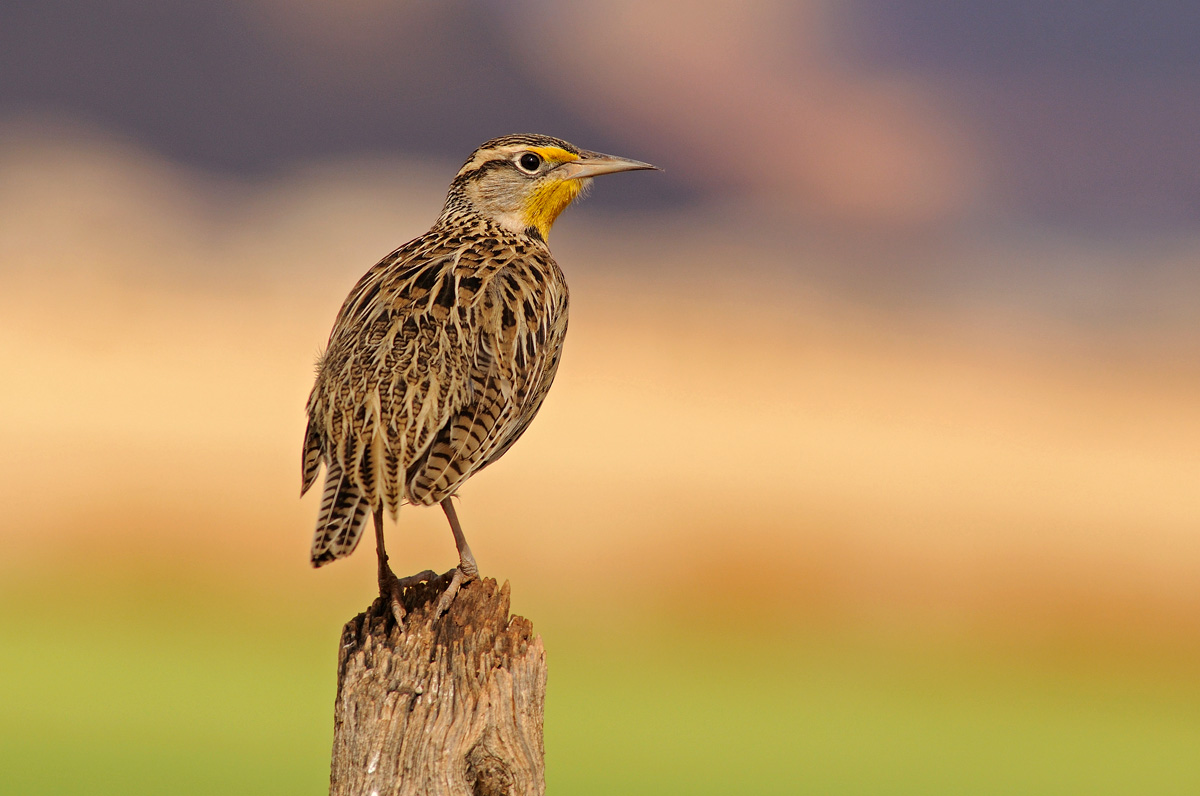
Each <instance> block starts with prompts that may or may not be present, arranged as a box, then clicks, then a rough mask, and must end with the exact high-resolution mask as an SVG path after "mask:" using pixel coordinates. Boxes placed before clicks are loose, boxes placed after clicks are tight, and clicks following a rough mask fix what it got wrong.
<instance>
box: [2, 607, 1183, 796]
mask: <svg viewBox="0 0 1200 796" xmlns="http://www.w3.org/2000/svg"><path fill="white" fill-rule="evenodd" d="M183 591H184V593H186V589H184V590H183ZM172 593H173V592H172V590H170V589H164V590H163V591H162V592H161V593H159V594H157V595H156V599H147V597H149V596H151V595H147V594H137V595H129V594H126V595H117V596H113V595H111V594H104V593H93V594H91V595H90V596H87V597H85V596H83V594H82V593H78V594H75V595H74V596H72V597H71V598H69V599H67V598H64V597H45V596H44V595H43V596H42V597H38V598H34V597H31V596H29V595H24V596H22V595H11V594H10V595H6V598H5V599H4V601H3V603H0V605H2V606H3V607H0V673H2V679H0V772H3V775H2V776H0V792H3V793H13V794H28V795H29V796H33V795H34V794H125V795H129V796H132V795H134V794H142V793H146V794H149V793H154V794H161V793H171V794H181V795H185V794H243V793H244V794H275V793H280V794H283V793H288V794H304V793H310V794H318V793H324V792H326V788H327V765H328V755H329V743H330V738H331V732H332V727H331V722H332V701H333V695H334V659H335V653H336V644H337V637H338V633H339V630H340V627H339V625H338V623H337V621H336V620H335V621H330V619H329V617H327V616H313V615H312V614H307V615H306V614H305V613H304V612H302V611H296V610H294V609H292V608H290V607H289V606H288V605H287V604H286V601H285V600H286V598H285V597H283V596H281V597H280V601H279V602H278V603H274V602H272V603H269V604H267V605H265V606H263V605H261V604H260V605H258V606H257V607H249V606H251V605H253V603H249V604H247V603H245V602H243V601H239V600H236V599H233V600H219V599H218V600H212V601H206V600H205V599H203V598H202V597H200V596H196V597H195V598H194V599H191V600H185V601H183V602H182V603H181V602H179V601H178V600H176V601H175V603H174V604H172V603H171V602H170V600H169V599H168V598H169V595H170V594H172ZM156 606H157V607H156ZM164 606H169V608H167V607H164ZM522 610H523V611H525V612H527V613H529V614H531V615H532V616H533V617H534V619H535V621H536V620H538V611H537V609H536V608H535V607H533V606H528V607H526V606H522ZM344 618H349V616H348V615H347V616H346V617H344ZM684 628H685V626H684V625H683V624H681V623H678V622H664V623H662V624H659V625H656V624H655V623H654V622H653V621H651V620H648V619H643V620H642V621H641V623H640V624H639V625H638V626H637V628H636V629H634V630H632V631H629V632H627V633H618V632H617V631H615V630H614V629H613V627H612V625H611V624H609V625H602V624H601V623H598V622H589V621H587V620H580V619H578V618H574V619H573V618H569V617H567V616H565V615H550V616H549V618H548V619H546V620H545V621H540V622H539V629H540V631H541V632H542V633H543V635H544V638H545V640H546V646H547V649H548V653H549V661H550V682H549V696H548V703H547V715H546V750H547V769H548V786H549V790H550V792H551V793H570V794H601V793H604V794H611V793H622V794H662V793H689V794H710V793H711V794H717V793H721V794H728V793H739V794H795V793H820V794H842V793H844V794H926V795H928V794H1017V793H1020V794H1056V795H1058V794H1138V793H1153V794H1159V795H1164V794H1195V793H1200V763H1197V759H1198V758H1197V750H1198V749H1200V677H1197V675H1196V674H1195V669H1194V668H1192V667H1190V666H1189V665H1178V664H1179V662H1178V661H1175V662H1174V664H1173V665H1167V664H1164V663H1163V662H1162V661H1151V660H1149V659H1147V660H1145V661H1141V662H1138V661H1137V660H1136V659H1135V660H1134V661H1133V662H1132V663H1131V662H1129V661H1124V662H1121V661H1109V662H1103V661H1101V662H1097V661H1096V660H1094V659H1090V658H1089V657H1088V656H1087V655H1073V656H1067V657H1063V658H1057V659H1056V658H1053V656H1049V657H1041V658H1032V657H1028V656H1027V657H1022V655H1021V654H1019V651H1014V650H1012V649H1007V650H1000V649H995V650H993V651H991V652H988V651H987V650H985V649H984V648H983V647H981V646H967V645H964V644H962V643H959V644H957V645H955V644H936V643H932V642H924V643H922V642H920V641H919V640H917V639H916V638H915V637H911V636H909V637H895V638H892V639H891V640H886V639H882V638H874V639H870V638H863V637H859V638H850V637H848V636H846V635H845V634H844V633H843V634H841V635H839V634H835V633H829V632H821V633H818V632H815V631H812V632H809V633H807V634H799V635H797V634H790V635H787V636H783V635H772V634H766V633H762V632H756V631H752V630H750V629H746V628H743V629H737V625H736V623H735V624H730V623H729V622H727V621H725V622H714V623H713V625H712V626H710V627H703V628H693V629H691V630H687V629H684Z"/></svg>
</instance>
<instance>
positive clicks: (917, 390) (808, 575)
mask: <svg viewBox="0 0 1200 796" xmlns="http://www.w3.org/2000/svg"><path fill="white" fill-rule="evenodd" d="M447 170H448V167H445V166H443V165H442V164H408V163H402V162H360V163H355V162H346V163H331V164H324V165H321V166H314V167H312V168H309V169H307V170H305V171H301V172H297V173H295V174H293V175H292V176H289V177H286V178H277V179H274V180H270V181H263V182H258V183H249V182H243V183H236V184H235V183H220V182H214V181H213V180H211V179H203V178H201V177H199V176H197V175H194V174H191V173H188V172H185V171H182V170H180V169H178V168H176V167H173V166H170V165H169V164H166V163H164V162H160V161H158V160H156V159H154V158H152V157H149V156H147V155H145V154H144V153H141V152H139V151H137V150H134V149H132V148H129V147H126V146H123V145H120V144H117V143H114V142H112V141H109V140H105V139H103V138H96V137H94V136H90V137H89V136H79V135H77V134H71V135H67V134H64V135H63V136H62V137H60V138H59V139H54V138H33V137H27V138H23V139H22V138H17V139H15V142H12V143H10V144H9V148H8V150H7V151H5V152H3V153H0V186H2V190H0V215H2V216H3V217H4V218H5V219H6V222H5V224H4V226H3V228H2V231H0V252H2V257H3V262H4V269H3V271H2V272H0V367H2V368H3V371H4V373H5V374H6V381H5V389H4V390H3V392H2V393H0V444H2V445H3V449H4V450H5V452H6V453H7V455H6V456H5V457H4V460H3V464H2V465H0V467H2V468H3V469H2V471H0V490H2V492H0V498H2V499H3V501H4V504H5V505H6V507H7V510H6V517H5V521H4V523H3V525H2V526H0V542H2V543H3V545H4V547H5V550H6V555H5V556H4V557H3V560H0V573H3V576H4V577H6V578H12V577H18V576H19V577H21V578H33V577H36V575H37V573H43V574H48V573H49V572H50V571H51V568H52V567H55V566H59V564H60V562H63V561H64V560H65V561H66V562H67V563H68V564H70V565H71V566H78V567H81V568H84V569H91V570H96V569H105V568H108V567H110V566H116V567H118V568H119V567H120V566H124V565H127V564H129V562H131V561H138V560H143V561H146V562H158V563H155V564H154V566H160V565H161V566H167V567H168V568H169V569H180V568H182V569H186V570H191V569H198V570H200V571H205V572H212V573H220V574H219V577H221V578H228V579H231V580H232V581H235V582H239V583H243V584H244V585H246V586H247V587H251V588H255V589H257V588H261V589H263V590H266V591H272V592H274V591H277V590H279V589H281V588H282V589H290V590H299V591H300V592H302V593H303V594H305V595H307V596H304V597H298V598H297V599H300V600H306V599H307V600H320V599H323V598H322V597H321V596H320V595H325V596H328V595H331V594H342V595H345V594H347V593H351V594H353V595H354V600H356V601H362V600H364V599H366V597H367V596H368V594H369V587H370V575H369V571H370V568H371V566H372V564H371V561H370V559H371V555H370V551H369V550H366V551H360V553H359V554H358V555H356V556H354V557H353V559H352V560H351V561H350V562H348V563H344V564H342V563H339V564H338V565H337V566H334V567H330V568H327V569H324V570H321V571H318V572H313V571H311V570H309V568H308V566H307V564H306V560H305V557H306V551H307V545H308V538H307V537H308V534H309V531H310V525H311V523H312V521H313V517H314V514H315V510H316V506H315V499H314V498H313V497H312V496H311V495H310V496H309V497H307V498H306V499H305V500H303V501H300V500H298V499H297V492H298V483H299V475H298V466H299V465H298V461H299V453H298V451H299V441H300V437H301V435H302V432H303V403H304V400H305V397H306V394H307V390H308V388H309V386H310V384H311V366H312V363H313V360H314V358H315V355H316V353H317V351H318V350H319V348H320V346H321V345H322V344H323V342H324V337H325V335H326V334H327V332H328V328H329V325H330V324H331V322H332V318H333V315H334V313H335V312H336V309H337V307H338V305H339V303H340V300H341V298H342V297H343V296H344V295H345V293H346V291H347V290H348V289H349V287H350V286H351V285H352V284H353V282H354V280H355V279H357V277H358V276H359V275H360V274H361V272H362V271H364V270H365V269H366V268H367V267H368V266H369V265H370V264H371V263H373V262H374V261H375V260H376V259H377V258H378V257H379V256H381V255H382V254H383V253H385V252H387V251H388V250H390V249H391V248H392V247H394V246H395V245H398V244H399V243H401V242H403V241H404V240H406V239H408V238H409V237H411V236H413V235H415V234H417V233H418V232H420V231H421V230H423V229H424V228H425V227H426V226H427V224H428V223H429V221H430V219H431V218H432V215H433V213H434V212H435V210H436V208H437V206H438V202H439V201H440V194H441V191H442V186H441V183H442V182H444V178H445V172H446V171H447ZM743 234H744V228H741V227H738V226H737V225H736V224H735V223H732V222H731V223H730V224H729V225H728V226H727V227H726V228H723V227H721V226H720V225H719V224H714V223H713V222H712V218H711V216H710V217H706V218H698V217H696V218H693V217H688V216H686V215H684V216H680V217H674V218H670V219H665V220H663V219H660V220H658V221H657V222H655V223H651V222H650V221H648V220H646V219H639V218H637V217H634V216H625V217H612V216H605V217H597V216H591V215H589V213H588V211H587V208H586V205H584V207H583V208H581V209H577V210H575V211H573V214H572V217H570V218H568V219H567V220H566V221H565V222H564V223H563V224H562V225H561V226H560V229H559V230H558V231H556V234H555V241H554V244H555V252H556V255H557V257H558V259H559V261H560V262H561V263H562V264H563V266H564V270H565V271H566V273H567V275H568V279H569V280H570V282H571V285H572V290H573V298H572V301H573V303H572V318H571V331H570V335H569V342H568V351H567V353H566V356H565V359H564V363H563V366H562V369H561V371H560V375H559V378H558V381H557V383H556V385H555V388H554V391H553V392H552V393H551V396H550V398H549V400H548V401H547V403H546V405H545V407H544V409H543V410H542V413H541V415H540V416H539V418H538V420H537V422H536V423H535V424H534V425H533V426H532V428H531V430H530V431H529V432H528V434H527V435H526V437H525V438H524V439H523V440H522V441H521V443H520V444H519V445H517V446H516V447H515V448H514V450H513V451H512V452H511V453H510V454H508V455H507V456H506V457H505V459H504V460H503V462H501V463H499V464H497V465H496V466H495V467H493V468H491V469H490V470H489V471H487V472H486V473H484V474H483V475H481V476H480V477H478V478H476V479H474V480H473V481H472V482H471V484H470V485H469V486H468V487H467V488H466V489H464V491H463V493H462V498H463V500H462V509H461V512H462V515H463V518H464V523H465V526H466V528H467V530H468V535H469V537H470V539H471V541H472V545H473V547H474V548H475V550H476V553H477V556H478V557H479V559H480V561H481V562H483V567H484V570H485V571H486V572H487V573H489V574H492V575H495V576H497V577H501V578H509V579H511V580H512V581H513V582H514V584H515V589H516V592H517V594H518V600H520V595H521V594H522V593H525V594H529V595H535V596H537V597H538V598H539V599H541V598H554V599H555V600H559V599H562V600H566V601H567V602H568V603H570V604H578V605H581V606H585V605H588V604H589V603H594V602H595V598H596V597H597V595H600V594H602V595H603V597H604V602H605V605H606V606H607V608H608V609H612V608H618V607H624V608H628V609H631V610H632V609H633V607H634V606H635V605H638V606H645V605H646V604H649V605H654V606H658V609H659V610H662V611H667V612H670V613H675V612H679V611H683V612H685V613H694V614H696V615H700V614H702V613H703V612H706V611H710V610H732V611H737V612H746V611H747V610H749V609H748V606H747V604H746V603H745V602H744V601H739V603H738V604H737V605H736V606H734V605H731V604H730V598H729V595H730V590H731V589H736V591H737V592H738V593H740V594H743V595H744V596H745V597H746V599H752V598H751V597H750V595H751V593H754V594H756V595H757V596H756V597H755V598H753V599H756V600H757V603H756V606H757V608H760V609H761V615H762V616H766V617H771V618H781V619H786V620H787V621H788V622H789V623H790V622H796V621H806V619H805V618H806V617H812V616H814V615H819V616H834V617H842V618H843V619H846V620H847V621H851V622H866V623H868V624H871V625H880V626H886V627H892V626H895V627H908V626H914V627H924V626H929V627H934V628H938V627H941V628H958V629H960V630H961V629H969V628H972V627H976V628H978V627H996V628H1002V629H1003V630H1004V632H1006V633H1008V632H1017V633H1018V635H1021V634H1024V633H1029V634H1034V635H1035V636H1040V635H1042V634H1045V633H1047V632H1050V633H1054V632H1058V631H1065V630H1070V631H1071V632H1093V631H1097V632H1102V633H1104V634H1110V633H1116V634H1117V635H1118V636H1120V635H1123V634H1127V633H1128V634H1133V635H1135V636H1139V637H1140V636H1142V635H1143V634H1146V633H1151V634H1153V635H1156V636H1162V637H1164V638H1168V639H1174V640H1175V641H1178V640H1180V639H1191V640H1194V639H1195V632H1196V630H1197V629H1198V628H1200V596H1198V593H1197V590H1196V589H1195V583H1196V582H1197V576H1198V575H1200V535H1198V534H1197V530H1198V529H1200V489H1198V488H1197V486H1198V485H1200V369H1198V368H1197V367H1196V364H1195V363H1196V358H1195V355H1196V353H1197V349H1198V346H1197V336H1196V328H1195V326H1189V325H1187V324H1181V323H1180V322H1179V321H1178V319H1171V318H1166V319H1164V320H1163V322H1162V323H1161V324H1159V326H1158V327H1154V326H1153V325H1152V326H1151V327H1150V328H1149V330H1148V331H1147V329H1146V328H1142V327H1139V328H1138V329H1135V330H1134V331H1132V332H1128V333H1125V332H1122V330H1120V329H1117V330H1112V329H1108V328H1101V329H1097V328H1089V327H1087V326H1086V325H1084V324H1074V323H1072V322H1070V321H1069V320H1060V319H1056V318H1055V317H1053V316H1052V315H1049V314H1046V313H1039V312H1037V311H1034V310H1031V311H1029V312H1027V313H1024V314H1019V313H1014V312H1010V311H1009V310H1004V309H999V310H998V309H996V308H990V307H986V306H982V307H979V308H977V310H976V311H970V308H967V309H966V310H964V309H963V308H962V307H961V306H960V307H953V306H951V307H942V308H938V307H936V306H933V307H929V306H920V305H915V304H910V303H907V302H906V300H905V299H904V298H903V297H900V298H898V299H896V300H894V301H891V302H889V301H886V300H869V301H868V300H856V299H855V298H854V297H853V296H848V295H846V294H845V293H839V292H838V291H837V290H834V289H831V288H828V287H820V286H817V285H814V284H810V283H806V281H805V280H804V279H803V278H798V277H796V276H794V275H790V274H789V273H788V266H789V264H790V263H791V262H793V261H794V260H795V259H797V258H819V257H823V256H824V257H828V256H829V254H828V252H825V251H823V250H822V249H821V248H820V247H819V246H815V245H814V246H811V247H809V246H806V245H804V243H803V242H801V244H800V245H799V246H798V247H795V248H791V249H789V248H788V247H786V246H784V245H782V244H781V243H780V237H779V236H776V237H775V238H771V237H764V238H761V239H752V240H751V241H750V242H749V243H748V244H747V243H746V242H745V241H744V240H743V239H742V235H743ZM782 239H783V240H786V239H787V236H782ZM1197 249H1198V250H1200V247H1197ZM1053 253H1054V252H1053V249H1052V247H1048V250H1047V252H1046V253H1045V256H1052V255H1053ZM967 254H968V255H969V256H974V257H982V258H992V259H997V260H999V259H1002V258H1004V257H1006V256H1016V255H1015V254H1014V253H1013V252H1007V251H1006V250H1005V248H1004V247H1003V246H1002V245H996V244H993V245H991V246H984V245H983V244H980V245H979V246H978V247H976V248H975V249H974V250H969V251H967ZM1022 256H1028V252H1024V253H1022ZM1129 256H1140V253H1138V252H1130V253H1129ZM614 263H615V264H616V266H617V267H615V268H613V267H606V266H611V265H613V264H614ZM1005 313H1008V314H1005ZM1172 323H1174V324H1176V325H1175V326H1172V325H1171V324H1172ZM443 522H444V521H443V520H442V518H441V517H440V515H439V514H437V513H436V512H429V511H425V510H414V509H409V510H407V511H404V512H402V515H401V528H400V530H399V531H398V532H397V531H394V532H393V533H395V534H396V538H397V539H398V541H397V542H396V543H395V544H396V546H397V558H398V560H399V561H400V562H403V564H402V566H404V567H406V568H410V569H412V570H417V569H421V568H425V567H427V566H433V567H435V568H439V567H440V568H448V567H449V566H450V565H451V564H452V563H453V547H452V545H451V540H450V537H449V534H448V533H447V532H446V530H445V529H444V528H443ZM167 562H170V563H167ZM352 602H353V601H352ZM639 610H640V609H639ZM756 613H758V611H757V610H756ZM839 621H840V620H839Z"/></svg>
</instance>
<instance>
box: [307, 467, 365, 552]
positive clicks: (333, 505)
mask: <svg viewBox="0 0 1200 796" xmlns="http://www.w3.org/2000/svg"><path fill="white" fill-rule="evenodd" d="M369 508H370V506H369V505H368V503H367V501H366V499H365V498H364V497H363V495H362V493H361V492H360V491H359V490H358V488H357V487H356V486H355V485H353V484H352V483H350V479H348V478H347V477H346V475H345V473H343V472H342V468H341V465H339V464H336V463H331V464H330V465H329V467H328V470H327V472H326V474H325V494H324V495H322V496H321V511H320V513H319V514H318V515H317V530H316V533H314V534H313V542H312V565H313V566H314V567H319V566H323V565H325V564H328V563H329V562H330V561H333V560H334V559H338V558H342V557H344V556H348V555H350V554H351V553H353V552H354V548H355V547H357V546H358V540H359V539H361V538H362V532H363V528H364V527H365V526H366V519H367V512H368V509H369Z"/></svg>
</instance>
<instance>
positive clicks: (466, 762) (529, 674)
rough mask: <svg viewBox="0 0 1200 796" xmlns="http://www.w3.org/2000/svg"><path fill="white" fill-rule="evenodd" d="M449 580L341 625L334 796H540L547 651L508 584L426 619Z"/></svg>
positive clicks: (471, 591) (483, 584) (475, 592)
mask: <svg viewBox="0 0 1200 796" xmlns="http://www.w3.org/2000/svg"><path fill="white" fill-rule="evenodd" d="M445 586H446V579H445V578H444V577H443V578H439V579H438V580H437V581H435V582H433V583H428V584H427V583H422V584H419V585H418V586H416V587H414V588H411V589H407V590H406V591H405V595H404V608H405V610H406V611H408V615H407V616H406V617H405V619H404V627H403V628H399V627H397V625H396V621H395V619H394V618H393V617H392V612H391V611H390V610H389V607H388V605H387V603H386V602H385V601H383V600H382V599H377V600H376V601H375V602H374V603H372V604H371V607H370V608H368V609H367V611H366V612H365V613H362V614H359V615H358V616H356V617H355V618H354V619H352V620H350V621H349V622H347V623H346V626H345V628H344V629H343V630H342V642H341V649H340V651H339V654H338V689H337V700H336V703H335V708H334V729H333V761H332V765H331V767H330V777H329V793H330V795H331V796H417V795H418V794H420V795H421V796H426V795H427V794H433V795H436V796H442V795H443V794H445V795H446V796H543V794H544V793H545V791H546V783H545V762H544V757H545V753H544V750H543V746H542V709H543V705H544V704H545V697H546V653H545V650H544V649H543V647H542V640H541V639H540V638H538V637H537V636H535V635H533V625H532V623H531V622H530V621H529V620H528V619H525V618H524V617H520V616H514V617H511V618H510V617H509V614H508V608H509V588H508V584H507V583H505V584H504V586H503V587H497V586H496V581H494V580H492V579H484V580H475V581H472V582H470V583H468V584H467V585H466V586H464V587H463V588H462V590H461V591H460V592H459V593H458V596H457V597H455V599H454V602H453V603H452V604H451V606H450V609H449V611H447V613H446V614H445V615H444V616H442V617H441V618H439V619H437V620H436V621H433V622H431V621H430V615H431V614H432V612H433V610H434V606H435V605H437V599H438V597H439V595H440V594H441V591H442V589H444V588H445Z"/></svg>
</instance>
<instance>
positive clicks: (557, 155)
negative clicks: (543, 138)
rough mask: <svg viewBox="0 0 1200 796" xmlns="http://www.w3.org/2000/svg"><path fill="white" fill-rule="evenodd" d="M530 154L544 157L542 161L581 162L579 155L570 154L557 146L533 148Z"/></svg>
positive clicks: (530, 149)
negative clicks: (533, 153) (534, 153)
mask: <svg viewBox="0 0 1200 796" xmlns="http://www.w3.org/2000/svg"><path fill="white" fill-rule="evenodd" d="M529 151H530V152H536V153H538V154H539V155H541V156H542V160H553V161H555V162H556V163H566V162H567V161H569V160H579V155H576V154H575V153H574V152H568V151H567V150H565V149H563V148H562V147H556V146H531V147H529Z"/></svg>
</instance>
